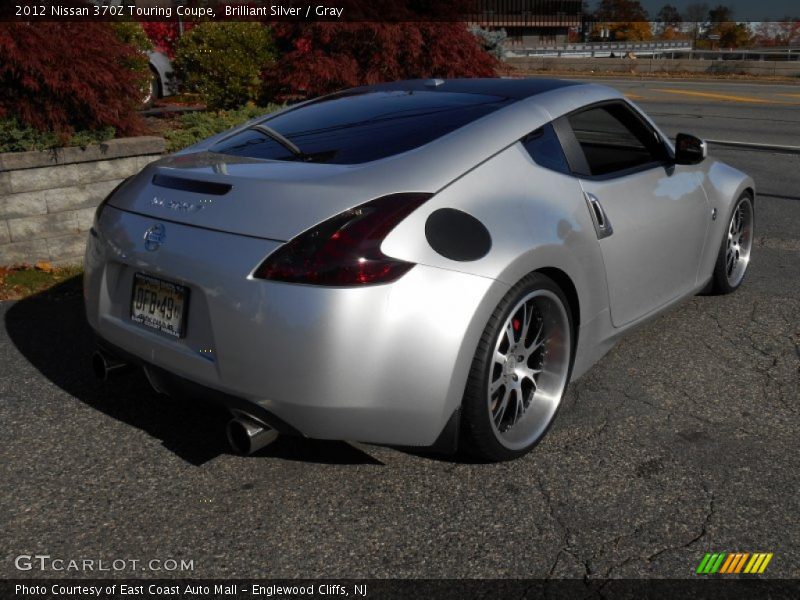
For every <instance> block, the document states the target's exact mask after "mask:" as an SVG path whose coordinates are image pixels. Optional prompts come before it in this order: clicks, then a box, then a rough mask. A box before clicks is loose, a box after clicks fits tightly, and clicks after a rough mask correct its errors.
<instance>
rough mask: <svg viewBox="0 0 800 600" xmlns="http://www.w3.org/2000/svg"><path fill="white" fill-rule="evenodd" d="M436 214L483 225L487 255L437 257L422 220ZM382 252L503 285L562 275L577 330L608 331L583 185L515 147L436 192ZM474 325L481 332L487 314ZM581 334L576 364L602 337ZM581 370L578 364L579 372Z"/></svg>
mask: <svg viewBox="0 0 800 600" xmlns="http://www.w3.org/2000/svg"><path fill="white" fill-rule="evenodd" d="M440 208H455V209H457V210H461V211H464V212H466V213H468V214H470V215H472V216H473V217H475V218H477V219H478V220H479V221H480V222H481V223H483V224H484V226H485V227H486V228H487V229H488V230H489V233H490V235H491V238H492V245H491V249H490V251H489V252H488V254H486V255H485V256H484V257H483V258H480V259H478V260H474V261H455V260H451V259H449V258H446V257H444V256H442V255H440V254H438V253H437V252H436V251H434V250H433V248H431V246H430V244H429V243H428V242H427V239H426V237H425V222H426V220H427V219H428V217H429V216H430V215H431V213H433V212H434V211H436V210H438V209H440ZM381 249H382V251H383V252H384V253H386V254H387V255H389V256H393V257H396V258H400V259H402V260H408V261H411V262H415V263H419V264H424V265H429V266H434V267H438V268H442V269H448V270H454V271H459V272H464V273H469V274H472V275H478V276H480V277H487V278H490V279H493V280H496V281H497V284H498V285H502V286H503V287H508V286H513V285H514V284H515V283H517V282H518V281H519V280H520V279H522V278H523V277H524V276H525V275H527V274H528V273H530V272H532V271H536V270H539V269H543V268H556V269H559V270H561V271H563V272H564V273H565V274H566V275H567V276H568V277H569V278H570V279H571V280H572V283H573V285H574V286H575V289H576V291H577V295H578V304H579V311H580V319H581V326H582V327H583V326H584V325H587V324H589V323H597V322H599V321H601V322H603V324H604V325H603V326H602V327H600V330H605V322H606V321H607V314H608V291H607V287H606V279H605V271H604V266H603V261H602V255H601V254H600V249H599V246H598V243H597V237H596V234H595V231H594V227H593V224H592V221H591V218H590V216H589V212H588V209H587V207H586V203H585V200H584V199H583V195H582V191H581V187H580V184H579V182H578V180H577V179H575V178H573V177H570V176H567V175H562V174H560V173H556V172H554V171H550V170H548V169H545V168H543V167H541V166H539V165H538V164H536V163H535V162H534V161H533V160H532V159H531V157H530V155H529V154H528V153H527V151H526V150H525V149H524V148H523V146H522V144H520V143H516V144H514V145H513V146H511V147H509V148H507V149H506V150H504V151H502V152H500V153H499V154H497V155H495V156H494V157H492V158H491V159H489V160H488V161H486V162H484V163H483V164H481V165H480V166H478V167H477V168H475V169H473V170H472V171H470V172H468V173H466V174H465V175H464V176H463V177H461V178H459V179H458V180H456V181H455V182H453V183H452V184H451V185H449V186H447V187H446V188H445V189H443V190H442V191H441V192H439V193H438V194H437V195H436V196H434V197H433V198H432V199H431V200H429V201H428V202H426V203H425V204H424V205H423V206H422V207H421V208H419V209H418V210H417V211H415V212H414V213H413V214H412V215H411V216H410V217H408V218H407V219H406V220H405V221H403V222H402V223H401V224H400V225H398V226H397V227H396V228H395V229H394V231H392V233H390V234H389V236H388V237H387V238H386V240H384V243H383V245H382V247H381ZM476 319H482V320H483V325H482V326H485V324H486V321H487V320H488V314H480V315H476ZM481 328H482V327H481ZM585 332H586V333H587V335H586V336H583V334H581V336H580V337H579V342H578V354H577V357H576V363H579V364H580V365H583V364H584V362H587V361H584V360H582V358H581V357H582V356H583V355H584V354H585V353H586V351H587V348H586V347H585V346H584V347H582V345H583V344H584V342H585V343H586V344H588V345H591V346H594V345H595V344H596V341H597V339H598V337H599V335H600V334H599V333H595V332H589V330H588V329H587V330H585ZM580 338H584V339H580ZM472 352H474V348H473V349H472ZM589 362H591V361H589ZM583 370H584V367H583V366H581V367H580V369H579V373H578V374H580V372H582V371H583Z"/></svg>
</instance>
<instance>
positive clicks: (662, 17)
mask: <svg viewBox="0 0 800 600" xmlns="http://www.w3.org/2000/svg"><path fill="white" fill-rule="evenodd" d="M682 21H683V17H682V16H681V13H680V12H679V11H678V9H677V8H675V7H674V6H672V4H665V5H664V6H662V7H661V10H659V11H658V14H657V15H656V27H657V33H658V34H659V35H664V32H665V31H666V30H667V29H672V30H675V29H677V28H678V26H679V25H680V24H681V22H682Z"/></svg>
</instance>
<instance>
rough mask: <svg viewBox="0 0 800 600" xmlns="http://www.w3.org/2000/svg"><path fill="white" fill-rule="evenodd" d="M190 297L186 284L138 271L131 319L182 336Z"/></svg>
mask: <svg viewBox="0 0 800 600" xmlns="http://www.w3.org/2000/svg"><path fill="white" fill-rule="evenodd" d="M188 299H189V290H188V289H187V288H186V286H183V285H179V284H177V283H172V282H171V281H164V280H163V279H159V278H158V277H153V276H152V275H145V274H144V273H136V274H134V276H133V297H132V298H131V321H133V322H134V323H139V324H140V325H144V326H145V327H149V328H151V329H155V330H157V331H161V332H162V333H166V334H168V335H171V336H174V337H176V338H179V337H183V335H184V330H185V328H186V303H187V301H188Z"/></svg>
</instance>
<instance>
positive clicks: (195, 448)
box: [5, 277, 383, 466]
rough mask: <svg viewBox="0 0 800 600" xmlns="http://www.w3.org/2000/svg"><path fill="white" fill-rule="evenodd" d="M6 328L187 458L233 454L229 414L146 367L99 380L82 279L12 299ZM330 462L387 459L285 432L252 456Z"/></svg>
mask: <svg viewBox="0 0 800 600" xmlns="http://www.w3.org/2000/svg"><path fill="white" fill-rule="evenodd" d="M5 328H6V331H7V332H8V336H9V338H10V339H11V341H12V343H13V344H14V346H15V347H16V348H17V349H18V350H19V352H20V353H21V354H22V356H24V357H25V359H27V360H28V362H30V363H31V364H32V365H33V366H34V367H35V368H36V369H37V370H38V371H39V372H40V373H41V374H42V375H44V377H46V378H47V379H48V380H50V381H51V382H52V383H54V384H55V385H57V386H58V387H59V388H61V389H62V390H64V391H65V392H67V393H68V394H69V395H71V396H73V397H75V398H77V399H78V400H80V401H81V402H83V403H85V404H87V405H88V406H90V407H92V408H93V409H95V410H97V411H100V412H102V413H103V414H106V415H108V416H110V417H112V418H114V419H117V420H119V421H121V422H123V423H126V424H128V425H131V426H133V427H136V428H138V429H141V430H143V431H145V432H147V433H148V434H149V435H151V436H153V437H155V438H156V439H159V440H161V441H162V443H163V445H164V447H165V448H167V449H169V450H170V451H172V452H173V453H175V454H176V455H177V456H179V457H180V458H181V459H183V460H185V461H187V462H189V463H190V464H192V465H195V466H200V465H202V464H203V463H205V462H208V461H209V460H212V459H214V458H216V457H218V456H220V455H223V454H231V451H230V450H229V449H228V446H227V443H226V441H225V425H226V423H227V422H228V420H229V418H230V417H229V414H228V412H227V411H226V410H225V409H223V408H220V407H217V406H213V405H209V404H205V403H202V404H201V403H196V402H193V401H192V400H191V399H173V398H168V397H166V396H162V395H159V394H157V393H156V392H155V391H153V389H152V388H151V387H150V385H149V383H148V382H147V379H146V378H145V376H144V374H143V373H142V371H141V370H140V369H131V370H128V371H125V372H123V373H121V374H119V375H117V376H115V377H114V378H113V379H111V380H109V381H108V382H100V381H97V380H96V379H95V377H94V375H93V374H92V370H91V367H90V359H91V355H92V352H93V350H94V335H93V333H92V330H91V328H90V327H89V325H88V323H87V322H86V317H85V315H84V309H83V296H82V291H81V281H80V277H75V278H73V279H70V280H68V281H65V282H62V283H60V284H58V285H57V286H55V287H53V288H51V289H50V290H48V291H46V292H43V293H40V294H36V295H33V296H31V297H29V298H26V299H24V300H19V301H18V302H16V303H14V304H13V305H11V306H10V307H9V308H8V309H7V310H6V311H5ZM259 457H261V458H263V457H273V458H280V459H283V460H294V461H302V462H314V463H325V464H330V463H333V464H343V465H350V464H379V465H380V464H383V463H381V462H380V461H378V460H377V459H375V458H373V457H372V456H370V455H369V454H367V453H365V452H362V451H361V450H359V449H358V448H356V447H354V446H352V445H351V444H348V443H346V442H333V441H319V440H307V439H303V438H285V437H281V438H279V439H278V440H277V441H276V442H275V443H273V444H271V445H270V446H268V447H266V448H264V449H262V450H261V451H259V452H257V453H255V454H254V455H252V457H251V458H259Z"/></svg>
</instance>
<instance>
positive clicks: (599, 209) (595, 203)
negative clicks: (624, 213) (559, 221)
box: [583, 192, 614, 240]
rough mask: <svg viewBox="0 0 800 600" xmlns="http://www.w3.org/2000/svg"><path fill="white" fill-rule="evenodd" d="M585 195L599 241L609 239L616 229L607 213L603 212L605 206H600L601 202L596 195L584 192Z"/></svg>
mask: <svg viewBox="0 0 800 600" xmlns="http://www.w3.org/2000/svg"><path fill="white" fill-rule="evenodd" d="M583 195H584V197H585V198H586V204H587V206H588V207H589V213H590V214H591V215H592V223H593V224H594V230H595V233H596V234H597V239H598V240H602V239H603V238H607V237H608V236H610V235H611V234H612V233H614V228H613V227H612V226H611V221H609V220H608V215H607V214H606V211H604V210H603V205H602V204H600V200H598V199H597V196H595V195H594V194H590V193H589V192H584V194H583Z"/></svg>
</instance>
